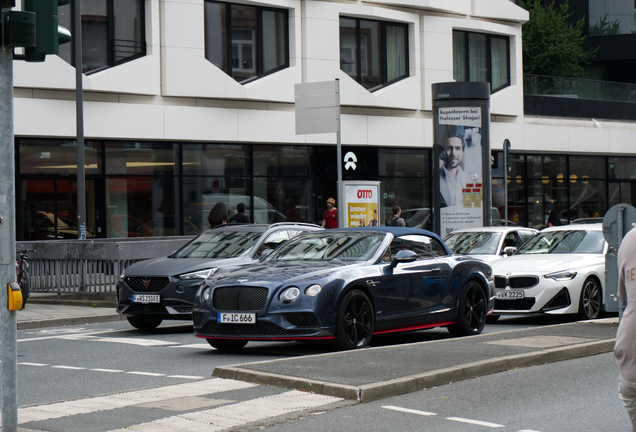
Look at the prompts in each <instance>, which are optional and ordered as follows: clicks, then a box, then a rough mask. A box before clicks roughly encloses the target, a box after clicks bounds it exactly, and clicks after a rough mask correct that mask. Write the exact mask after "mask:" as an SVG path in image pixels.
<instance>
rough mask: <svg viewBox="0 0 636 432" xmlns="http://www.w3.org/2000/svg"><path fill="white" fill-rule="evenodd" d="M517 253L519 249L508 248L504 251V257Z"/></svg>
mask: <svg viewBox="0 0 636 432" xmlns="http://www.w3.org/2000/svg"><path fill="white" fill-rule="evenodd" d="M515 252H517V248H516V247H514V246H506V247H505V248H504V250H503V253H504V255H508V256H510V255H512V254H514V253H515Z"/></svg>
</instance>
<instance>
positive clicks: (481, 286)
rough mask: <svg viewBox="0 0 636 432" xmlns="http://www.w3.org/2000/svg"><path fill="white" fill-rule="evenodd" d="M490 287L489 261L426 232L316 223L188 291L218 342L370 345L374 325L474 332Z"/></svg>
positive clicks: (376, 330)
mask: <svg viewBox="0 0 636 432" xmlns="http://www.w3.org/2000/svg"><path fill="white" fill-rule="evenodd" d="M494 292H495V287H494V279H493V276H492V270H491V267H490V266H489V265H488V264H486V263H485V262H483V261H480V260H476V259H473V258H470V257H467V256H459V255H453V253H452V251H451V250H450V249H448V248H447V247H446V245H445V244H444V242H443V241H442V240H441V239H440V238H439V237H438V236H437V235H435V234H433V233H431V232H428V231H424V230H421V229H415V228H399V227H374V228H342V229H334V230H325V231H314V232H311V233H304V234H301V235H299V236H298V237H296V238H294V239H292V240H290V241H289V242H287V243H285V244H283V245H282V246H280V247H279V248H277V249H276V250H275V251H274V252H273V253H270V254H269V255H267V256H265V257H263V258H261V261H260V262H259V263H258V264H255V265H252V266H249V267H245V268H243V269H239V270H236V271H231V272H229V273H225V274H222V275H213V276H210V277H208V279H206V280H205V281H204V282H203V283H202V284H201V287H200V288H199V290H198V292H197V295H196V298H195V303H194V307H193V321H194V331H195V335H196V336H197V337H200V338H205V339H207V341H208V343H209V344H210V345H211V346H213V347H215V348H217V349H240V348H242V347H244V346H245V345H246V344H247V342H248V341H271V340H290V341H303V340H332V342H334V343H335V345H336V347H337V348H338V349H342V350H347V349H355V348H363V347H366V346H368V345H369V343H370V342H371V338H372V336H373V335H374V334H380V333H389V332H399V331H413V330H420V329H425V328H432V327H447V328H448V330H449V331H450V332H451V334H453V335H456V336H467V335H475V334H479V333H480V332H481V331H482V329H483V327H484V323H485V321H486V316H487V315H488V314H489V313H490V312H492V310H493V307H494V295H495V294H494Z"/></svg>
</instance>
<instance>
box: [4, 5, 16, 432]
mask: <svg viewBox="0 0 636 432" xmlns="http://www.w3.org/2000/svg"><path fill="white" fill-rule="evenodd" d="M4 13H6V12H4V11H3V14H4ZM14 145H15V144H14V138H13V48H7V47H5V45H4V41H3V43H2V48H1V49H0V321H1V324H2V335H1V340H2V344H1V345H0V348H1V350H2V356H1V358H2V363H1V364H0V367H1V368H2V431H3V432H17V430H18V353H17V351H18V342H17V332H18V330H17V316H16V311H14V310H9V309H8V304H9V298H8V297H9V294H8V291H7V284H8V283H9V282H15V280H16V274H15V178H14V172H15V164H14V160H15V159H14Z"/></svg>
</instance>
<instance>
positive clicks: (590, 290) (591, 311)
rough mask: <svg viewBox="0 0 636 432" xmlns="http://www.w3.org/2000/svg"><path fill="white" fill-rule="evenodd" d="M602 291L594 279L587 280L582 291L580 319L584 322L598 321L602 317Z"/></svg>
mask: <svg viewBox="0 0 636 432" xmlns="http://www.w3.org/2000/svg"><path fill="white" fill-rule="evenodd" d="M602 295H603V293H602V290H601V286H600V285H599V283H598V282H597V281H596V279H594V278H587V279H586V280H585V283H584V284H583V288H582V289H581V299H580V300H579V313H578V317H579V319H582V320H590V319H596V318H598V317H599V316H600V315H601V308H602V305H603V299H602Z"/></svg>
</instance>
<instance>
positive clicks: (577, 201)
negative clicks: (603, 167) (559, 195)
mask: <svg viewBox="0 0 636 432" xmlns="http://www.w3.org/2000/svg"><path fill="white" fill-rule="evenodd" d="M606 186H607V183H606V182H605V180H588V179H581V178H579V179H570V205H569V207H568V209H567V210H566V211H564V212H563V217H568V218H569V220H570V222H572V221H573V220H575V219H577V218H589V217H603V216H604V215H605V212H606V211H607V207H606V205H607V204H606V203H607V194H606V190H607V189H606Z"/></svg>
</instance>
